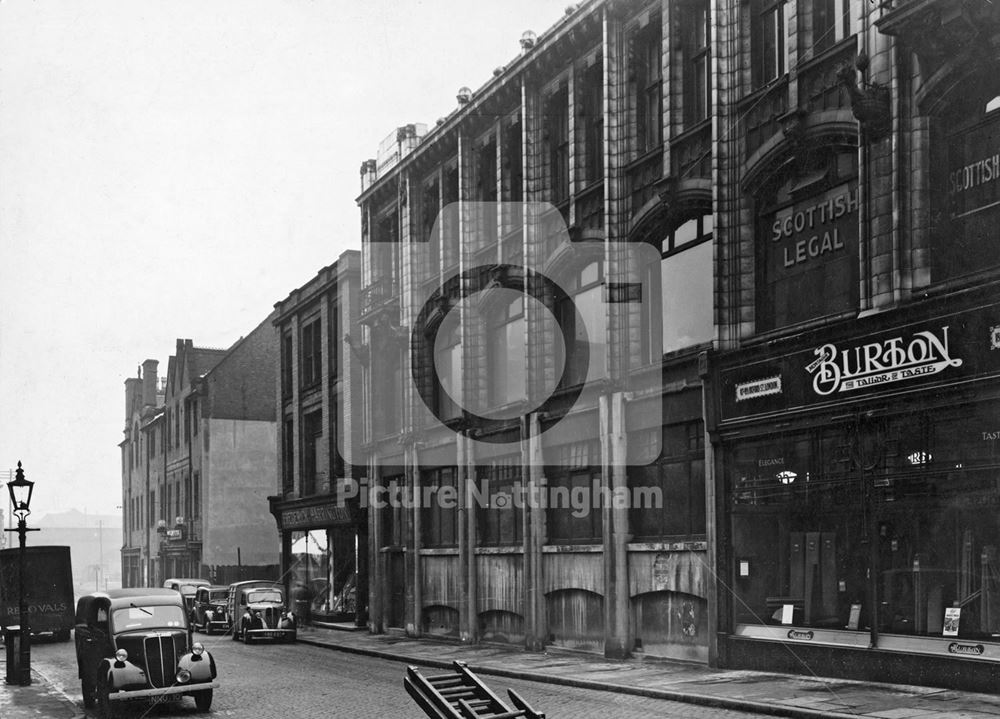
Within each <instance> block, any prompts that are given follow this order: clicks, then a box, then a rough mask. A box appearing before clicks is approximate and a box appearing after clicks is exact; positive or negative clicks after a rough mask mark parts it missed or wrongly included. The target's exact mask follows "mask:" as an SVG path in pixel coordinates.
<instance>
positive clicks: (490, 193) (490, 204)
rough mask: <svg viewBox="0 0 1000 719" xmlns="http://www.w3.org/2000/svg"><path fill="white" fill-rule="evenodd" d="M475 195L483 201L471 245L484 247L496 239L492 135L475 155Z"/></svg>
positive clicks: (494, 159) (495, 154)
mask: <svg viewBox="0 0 1000 719" xmlns="http://www.w3.org/2000/svg"><path fill="white" fill-rule="evenodd" d="M476 165H477V168H476V196H477V197H478V198H479V200H481V201H482V202H483V203H485V204H484V205H483V206H481V211H480V212H479V213H478V216H477V218H476V220H477V222H476V228H475V235H474V237H473V246H474V247H476V248H481V247H486V246H488V245H490V244H492V243H494V242H496V239H497V216H496V204H495V203H496V201H497V143H496V139H495V138H494V137H492V136H491V137H490V139H489V140H488V141H487V142H486V144H485V145H483V146H482V148H480V150H479V152H478V153H477V157H476Z"/></svg>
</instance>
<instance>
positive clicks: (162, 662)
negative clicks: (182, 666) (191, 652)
mask: <svg viewBox="0 0 1000 719" xmlns="http://www.w3.org/2000/svg"><path fill="white" fill-rule="evenodd" d="M142 644H143V652H144V653H145V655H146V677H147V678H148V679H149V683H150V684H151V685H152V686H154V687H158V688H159V687H169V686H171V685H172V684H173V683H174V675H175V674H176V672H177V659H178V657H179V656H180V655H181V654H182V653H183V652H184V635H183V634H159V635H156V636H151V637H146V639H145V640H144V641H143V643H142Z"/></svg>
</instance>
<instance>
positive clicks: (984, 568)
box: [727, 404, 1000, 641]
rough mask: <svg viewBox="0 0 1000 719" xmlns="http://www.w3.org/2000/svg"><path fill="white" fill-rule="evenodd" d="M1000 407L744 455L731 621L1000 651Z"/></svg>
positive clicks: (751, 447) (786, 440)
mask: <svg viewBox="0 0 1000 719" xmlns="http://www.w3.org/2000/svg"><path fill="white" fill-rule="evenodd" d="M997 409H998V408H997V407H996V405H995V404H993V405H984V406H980V407H964V408H959V409H957V410H952V411H949V412H935V413H913V414H909V415H904V416H899V417H893V418H889V419H883V420H865V421H861V422H848V423H847V424H845V425H841V426H832V427H828V428H824V429H819V430H814V431H811V432H803V433H797V434H788V435H783V436H779V437H775V438H769V439H767V440H760V441H748V442H743V443H740V444H739V445H737V446H736V447H735V448H734V450H733V451H732V452H731V453H730V455H729V458H728V462H727V464H728V470H727V472H728V477H727V479H728V483H729V486H728V488H727V492H728V495H727V496H728V498H729V500H730V502H731V507H732V545H731V547H730V552H731V555H732V563H733V566H732V573H733V577H732V581H733V587H734V591H735V597H734V599H733V603H732V605H733V613H734V620H735V623H736V624H737V625H741V624H742V625H752V624H779V625H780V624H792V625H800V626H806V627H817V628H824V629H831V630H848V631H868V630H869V629H870V628H871V626H872V622H873V621H874V622H877V627H878V629H879V631H880V632H881V633H886V634H901V635H922V636H937V637H941V636H957V637H965V638H970V639H972V638H974V639H978V640H994V641H996V640H1000V512H998V511H997V509H998V508H1000V489H998V484H997V476H998V475H997V472H998V469H1000V432H998V431H997V422H996V417H997ZM869 577H870V578H871V582H870V583H869ZM873 599H874V601H875V602H876V606H875V611H873V607H872V606H871V604H872V602H873Z"/></svg>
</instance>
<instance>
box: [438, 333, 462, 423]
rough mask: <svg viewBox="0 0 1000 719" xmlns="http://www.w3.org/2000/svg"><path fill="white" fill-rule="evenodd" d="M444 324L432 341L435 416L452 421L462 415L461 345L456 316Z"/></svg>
mask: <svg viewBox="0 0 1000 719" xmlns="http://www.w3.org/2000/svg"><path fill="white" fill-rule="evenodd" d="M444 322H445V323H446V324H445V325H444V327H442V328H441V329H439V330H438V333H437V337H436V338H435V341H434V371H435V375H436V389H437V392H436V397H437V416H438V417H440V418H441V419H452V418H454V417H460V416H461V414H462V412H461V408H460V406H461V402H462V343H461V333H460V327H459V322H458V317H457V315H453V316H449V317H446V318H445V319H444Z"/></svg>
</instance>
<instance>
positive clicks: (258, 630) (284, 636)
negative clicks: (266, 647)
mask: <svg viewBox="0 0 1000 719" xmlns="http://www.w3.org/2000/svg"><path fill="white" fill-rule="evenodd" d="M226 608H227V610H228V611H229V616H230V617H232V619H233V639H234V640H237V639H242V640H243V641H244V642H245V643H246V644H250V643H251V642H254V641H257V640H258V639H273V640H276V641H289V642H294V641H295V638H296V635H297V626H296V625H297V621H296V619H295V615H294V614H292V613H291V612H290V611H289V610H288V605H287V604H286V602H285V588H284V587H282V586H281V585H280V584H277V583H276V582H271V581H264V580H259V579H252V580H248V581H245V582H236V583H235V584H231V585H229V599H228V603H227V607H226Z"/></svg>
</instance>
